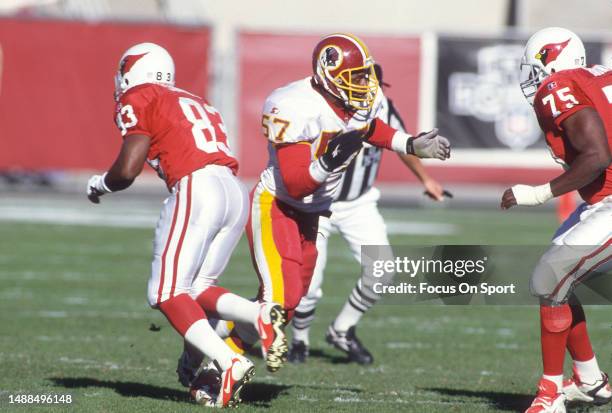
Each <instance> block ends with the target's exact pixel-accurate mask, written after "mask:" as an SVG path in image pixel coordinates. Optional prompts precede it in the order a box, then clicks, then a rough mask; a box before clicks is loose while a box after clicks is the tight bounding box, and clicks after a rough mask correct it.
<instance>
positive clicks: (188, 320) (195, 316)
mask: <svg viewBox="0 0 612 413" xmlns="http://www.w3.org/2000/svg"><path fill="white" fill-rule="evenodd" d="M159 310H160V311H161V312H162V313H163V314H164V315H165V316H166V318H167V319H168V321H169V322H170V324H172V327H174V329H175V330H176V331H178V333H179V334H180V335H181V336H183V337H184V336H185V333H186V332H187V330H189V327H191V325H192V324H193V323H195V322H196V321H198V320H202V319H205V318H206V314H205V313H204V310H202V308H201V307H200V306H199V305H198V303H196V302H195V300H194V299H193V298H191V297H190V296H189V294H179V295H177V296H176V297H172V298H170V299H168V300H166V301H163V302H161V303H160V304H159Z"/></svg>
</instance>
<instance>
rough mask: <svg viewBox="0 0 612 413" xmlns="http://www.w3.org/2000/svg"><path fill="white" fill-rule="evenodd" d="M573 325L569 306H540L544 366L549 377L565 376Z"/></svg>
mask: <svg viewBox="0 0 612 413" xmlns="http://www.w3.org/2000/svg"><path fill="white" fill-rule="evenodd" d="M571 323H572V312H571V310H570V308H569V305H567V304H563V305H560V306H554V307H550V306H540V327H541V328H540V330H541V334H542V336H541V343H542V364H543V366H544V374H545V375H547V376H558V375H562V374H563V361H564V359H565V346H566V344H567V336H568V334H569V330H570V326H571Z"/></svg>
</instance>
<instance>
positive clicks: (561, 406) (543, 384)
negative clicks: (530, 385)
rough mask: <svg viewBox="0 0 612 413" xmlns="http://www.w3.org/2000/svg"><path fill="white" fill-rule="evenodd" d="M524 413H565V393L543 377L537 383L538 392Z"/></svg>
mask: <svg viewBox="0 0 612 413" xmlns="http://www.w3.org/2000/svg"><path fill="white" fill-rule="evenodd" d="M525 413H565V395H564V394H563V393H561V392H559V389H558V388H557V385H556V384H555V383H553V382H552V381H550V380H547V379H545V378H542V379H540V382H539V383H538V393H537V394H536V398H535V399H534V400H533V402H532V403H531V406H529V408H528V409H527V410H525Z"/></svg>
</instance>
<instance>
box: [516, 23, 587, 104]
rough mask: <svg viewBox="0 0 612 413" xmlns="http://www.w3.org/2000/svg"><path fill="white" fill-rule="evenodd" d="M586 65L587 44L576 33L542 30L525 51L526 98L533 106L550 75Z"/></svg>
mask: <svg viewBox="0 0 612 413" xmlns="http://www.w3.org/2000/svg"><path fill="white" fill-rule="evenodd" d="M585 65H586V62H585V52H584V45H583V44H582V40H580V38H579V37H578V36H576V34H575V33H573V32H571V31H569V30H567V29H563V28H561V27H548V28H546V29H542V30H540V31H538V32H536V33H535V34H534V35H533V36H531V37H530V38H529V40H528V41H527V45H526V46H525V51H524V52H523V58H522V60H521V75H520V82H521V83H520V85H521V90H522V91H523V95H525V98H526V99H527V100H528V101H529V103H531V104H533V97H534V95H535V94H536V92H537V91H538V88H539V87H540V85H541V84H542V82H543V81H544V79H546V77H547V76H550V75H551V74H552V73H555V72H558V71H560V70H567V69H575V68H577V67H584V66H585Z"/></svg>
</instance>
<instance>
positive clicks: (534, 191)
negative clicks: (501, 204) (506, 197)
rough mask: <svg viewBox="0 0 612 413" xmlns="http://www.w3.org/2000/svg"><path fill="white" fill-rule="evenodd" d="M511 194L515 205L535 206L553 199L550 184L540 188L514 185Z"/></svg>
mask: <svg viewBox="0 0 612 413" xmlns="http://www.w3.org/2000/svg"><path fill="white" fill-rule="evenodd" d="M512 194H513V195H514V199H516V204H517V205H524V206H537V205H542V204H543V203H544V202H546V201H548V200H549V199H552V198H553V193H552V192H551V190H550V183H548V184H544V185H540V186H529V185H514V186H513V187H512Z"/></svg>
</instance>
